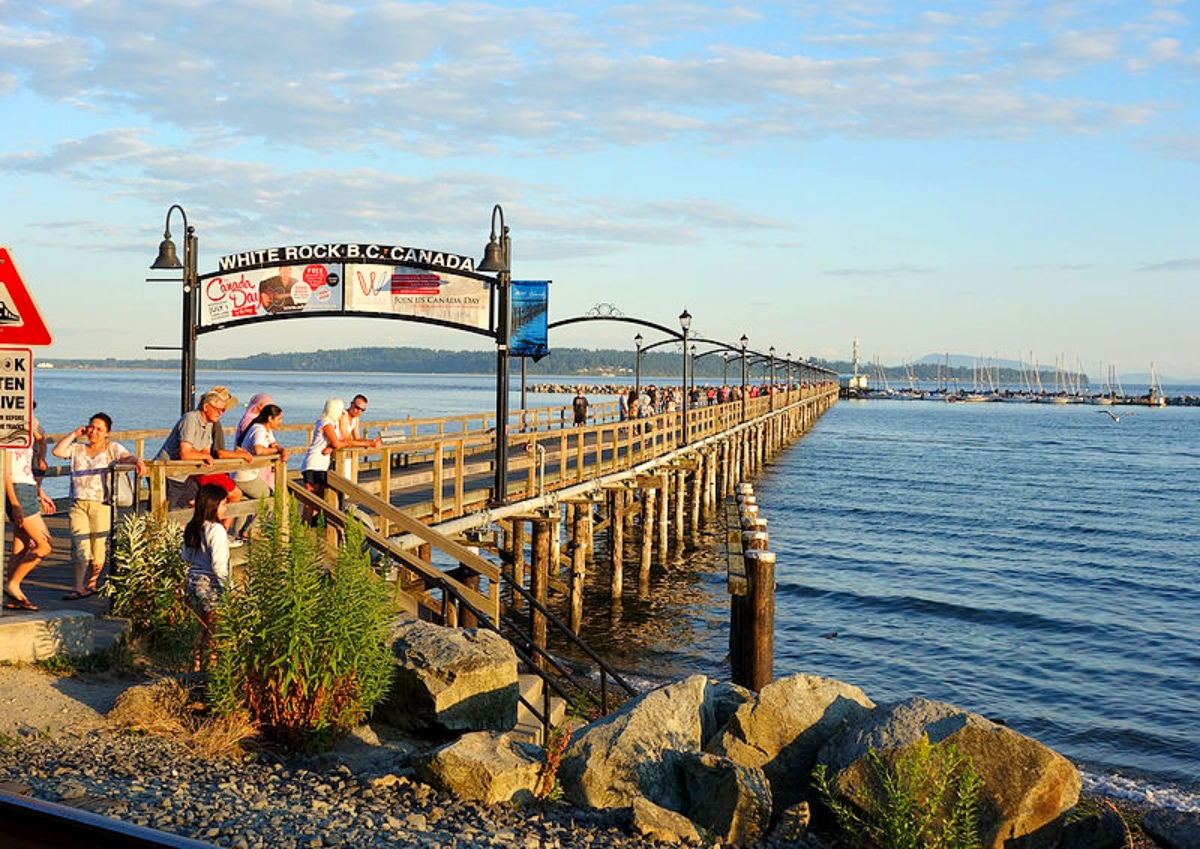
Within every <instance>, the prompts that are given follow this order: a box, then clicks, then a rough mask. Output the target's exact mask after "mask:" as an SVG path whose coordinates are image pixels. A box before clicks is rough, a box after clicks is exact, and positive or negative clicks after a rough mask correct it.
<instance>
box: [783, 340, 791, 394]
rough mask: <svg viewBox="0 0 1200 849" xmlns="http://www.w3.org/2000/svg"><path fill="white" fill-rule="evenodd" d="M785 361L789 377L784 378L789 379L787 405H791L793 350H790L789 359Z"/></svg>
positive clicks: (785, 372)
mask: <svg viewBox="0 0 1200 849" xmlns="http://www.w3.org/2000/svg"><path fill="white" fill-rule="evenodd" d="M784 363H785V364H786V365H785V371H784V374H786V375H787V377H785V378H784V380H785V381H787V383H786V384H785V385H786V386H787V405H788V406H789V407H790V406H791V405H792V352H791V351H788V353H787V359H786V360H784Z"/></svg>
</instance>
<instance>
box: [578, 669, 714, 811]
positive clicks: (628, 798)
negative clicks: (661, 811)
mask: <svg viewBox="0 0 1200 849" xmlns="http://www.w3.org/2000/svg"><path fill="white" fill-rule="evenodd" d="M708 690H709V687H708V681H707V679H705V677H704V676H703V675H693V676H691V677H690V678H687V679H685V680H683V681H677V682H675V683H672V684H667V685H666V686H664V687H660V688H658V689H657V690H651V691H650V692H649V693H645V694H643V695H641V696H638V697H637V698H635V699H631V700H630V701H628V702H626V703H625V704H623V705H622V706H621V707H620V708H618V709H617V710H616V711H614V712H613V713H610V714H609V715H608V716H605V717H602V718H600V719H598V720H596V721H595V722H593V723H591V724H590V725H587V726H585V727H584V728H582V729H580V730H579V731H578V732H577V733H576V735H575V739H574V742H573V743H572V744H571V746H570V748H568V749H567V752H566V754H565V755H564V756H563V759H562V763H561V765H560V766H559V770H558V777H559V780H560V781H561V782H562V786H563V791H564V792H565V794H566V796H567V798H568V799H570V800H571V801H572V802H574V803H575V804H577V805H585V806H588V807H592V808H601V809H604V808H627V807H629V806H630V805H632V804H633V800H634V799H636V798H637V797H639V796H645V797H646V798H647V799H649V800H650V801H651V802H654V803H655V804H657V805H661V806H662V807H665V808H669V809H670V810H673V811H682V810H684V801H685V799H684V796H683V794H682V792H681V789H680V787H679V781H678V776H679V773H678V761H679V755H680V753H684V752H699V751H700V748H701V741H702V740H703V726H704V722H703V719H702V717H703V716H704V715H705V714H706V713H707V714H708V715H709V717H710V721H711V718H712V717H713V709H712V706H711V705H708V706H706V703H705V697H706V694H707V693H708Z"/></svg>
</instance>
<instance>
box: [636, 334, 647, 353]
mask: <svg viewBox="0 0 1200 849" xmlns="http://www.w3.org/2000/svg"><path fill="white" fill-rule="evenodd" d="M644 341H645V340H644V339H643V338H642V334H640V333H639V334H638V335H637V336H634V337H633V344H635V345H637V346H638V350H641V347H642V342H644Z"/></svg>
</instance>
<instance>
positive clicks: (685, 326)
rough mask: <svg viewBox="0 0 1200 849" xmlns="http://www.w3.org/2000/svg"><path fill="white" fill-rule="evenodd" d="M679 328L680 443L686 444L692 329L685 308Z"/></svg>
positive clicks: (689, 316)
mask: <svg viewBox="0 0 1200 849" xmlns="http://www.w3.org/2000/svg"><path fill="white" fill-rule="evenodd" d="M679 326H680V327H681V328H683V388H682V391H683V434H682V438H681V440H680V441H681V442H682V444H684V445H687V444H688V330H690V329H691V327H692V314H691V313H690V312H688V311H687V309H686V308H685V309H684V311H683V312H681V313H680V314H679Z"/></svg>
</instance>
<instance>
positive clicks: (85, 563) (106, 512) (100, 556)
mask: <svg viewBox="0 0 1200 849" xmlns="http://www.w3.org/2000/svg"><path fill="white" fill-rule="evenodd" d="M111 430H112V418H111V417H109V415H108V414H107V413H93V414H92V417H91V418H90V419H89V420H88V423H87V424H86V425H81V426H80V427H77V428H75V430H73V431H71V432H70V433H68V434H66V435H65V436H64V437H63V438H62V439H60V440H59V441H58V444H57V445H55V446H54V448H53V450H52V452H51V453H53V454H54V456H55V457H58V458H59V459H61V460H70V461H71V512H70V513H68V514H67V518H68V521H69V525H70V529H71V553H72V560H73V562H74V566H75V589H74V590H72V591H71V592H69V593H67V594H66V595H65V596H63V598H64V599H67V600H68V601H73V600H75V599H80V598H87V597H88V596H93V595H95V594H96V584H97V582H98V581H99V580H100V573H101V572H102V571H103V570H104V560H105V555H106V550H107V547H108V533H109V529H110V528H111V527H112V500H113V499H112V495H113V494H112V492H110V491H109V490H110V488H111V486H112V475H111V472H112V470H113V469H114V468H120V469H136V470H137V473H138V474H139V475H144V474H146V464H145V463H143V462H142V461H141V460H140V459H138V458H137V457H134V456H133V454H131V453H129V451H128V450H127V449H126V448H125V447H124V446H123V445H121V444H120V443H119V442H109V440H108V434H109V432H110V431H111ZM79 439H86V440H87V442H86V443H81V442H77V441H76V440H79Z"/></svg>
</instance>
